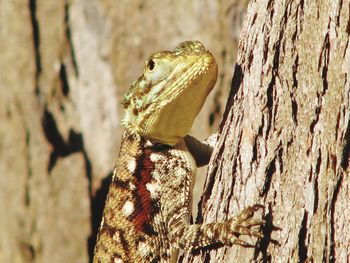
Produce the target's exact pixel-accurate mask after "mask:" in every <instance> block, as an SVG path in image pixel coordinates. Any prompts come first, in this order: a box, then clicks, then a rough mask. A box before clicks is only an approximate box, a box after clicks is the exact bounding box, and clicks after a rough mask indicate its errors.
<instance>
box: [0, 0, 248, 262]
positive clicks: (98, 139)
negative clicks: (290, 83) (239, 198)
mask: <svg viewBox="0 0 350 263" xmlns="http://www.w3.org/2000/svg"><path fill="white" fill-rule="evenodd" d="M246 2H247V0H233V1H232V0H215V1H213V0H195V1H188V0H178V1H173V0H164V1H155V0H152V1H149V0H127V1H116V0H62V1H61V0H58V1H54V0H53V1H48V0H0V213H1V216H0V262H9V263H12V262H15V263H17V262H18V263H22V262H37V263H40V262H45V263H46V262H53V263H55V262H59V263H60V262H74V263H78V262H88V261H89V259H90V260H91V258H92V251H93V248H94V240H95V237H96V232H97V228H98V226H99V224H100V220H101V213H102V209H103V205H104V201H105V195H106V192H107V189H108V185H109V180H110V175H111V172H112V170H113V165H114V162H115V159H116V156H117V154H118V151H119V142H120V135H121V134H122V131H123V128H122V127H121V126H120V125H119V123H120V119H121V117H122V114H123V111H122V107H121V103H120V100H121V99H122V98H123V94H124V92H125V91H126V90H127V89H128V88H129V86H130V85H131V83H132V82H133V81H134V80H135V79H136V78H137V77H138V76H139V75H140V73H141V71H142V67H143V65H144V61H145V60H146V59H147V57H148V56H149V55H151V54H152V53H153V52H156V51H160V50H163V49H172V48H174V47H175V46H176V45H177V44H178V43H180V42H181V41H184V40H195V39H198V40H200V41H202V42H203V43H204V44H205V46H206V47H207V48H208V49H210V50H211V51H212V52H213V53H214V54H215V57H216V58H217V61H218V63H219V64H220V79H219V81H218V84H217V87H216V89H215V92H214V93H212V94H211V97H210V98H209V99H208V100H207V102H208V103H206V108H205V109H204V110H203V111H202V113H201V115H200V117H199V121H198V122H197V124H196V125H195V128H194V129H193V132H194V134H195V135H198V134H200V135H202V136H203V138H205V134H207V135H209V134H210V132H211V131H212V130H215V129H216V127H217V126H218V124H219V123H218V119H220V118H219V117H220V115H221V112H222V110H223V109H224V103H225V102H226V98H227V95H228V93H229V88H228V86H229V84H228V83H229V81H230V78H231V75H232V73H231V71H232V68H231V65H232V63H233V61H234V54H235V52H234V50H235V48H236V46H237V42H238V41H237V38H238V33H239V32H240V29H241V24H242V23H241V20H242V19H241V18H242V16H243V13H244V11H245V9H246ZM198 192H199V191H198Z"/></svg>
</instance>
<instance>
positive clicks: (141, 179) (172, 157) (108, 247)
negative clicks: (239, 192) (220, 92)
mask: <svg viewBox="0 0 350 263" xmlns="http://www.w3.org/2000/svg"><path fill="white" fill-rule="evenodd" d="M157 70H158V71H157ZM216 77H217V66H216V63H215V59H214V58H213V56H212V55H211V53H210V52H208V51H206V50H205V49H204V47H203V46H202V44H200V43H199V42H198V41H194V42H184V43H182V44H180V45H179V46H178V47H177V48H176V49H175V50H174V51H173V52H169V51H165V52H159V53H156V54H154V55H153V56H151V58H150V59H149V60H148V61H147V63H146V66H145V70H144V74H143V75H142V76H141V77H140V78H139V79H138V80H137V81H136V82H135V83H134V84H133V86H132V87H131V89H130V91H129V93H128V94H127V95H126V101H125V108H126V117H125V119H124V125H125V127H126V129H125V133H124V135H123V141H122V145H121V150H120V154H119V158H118V160H117V163H116V168H115V171H114V175H113V178H112V182H111V185H110V189H109V193H108V197H107V201H106V205H105V209H104V213H103V219H102V222H101V228H100V232H99V235H98V240H97V244H96V247H95V254H94V262H103V263H107V262H118V263H121V262H130V263H132V262H176V259H177V252H178V249H184V250H185V251H189V250H192V249H196V248H201V247H204V246H207V245H211V244H215V243H221V244H224V245H232V244H239V245H248V244H247V243H245V242H244V241H243V240H240V239H239V237H238V236H239V235H240V234H248V235H253V236H260V233H259V232H258V231H256V230H253V229H251V228H252V227H254V226H257V225H260V224H261V223H262V221H256V220H252V219H251V217H252V215H253V214H254V211H255V210H256V208H257V207H256V206H254V207H250V208H248V209H247V210H245V211H243V213H242V214H241V215H239V216H238V217H233V218H231V219H229V220H228V221H225V222H219V223H218V222H214V223H209V224H193V225H190V216H191V208H192V189H193V184H194V180H195V175H196V169H197V166H196V161H195V159H194V158H193V156H192V154H191V153H190V151H189V150H188V149H187V147H186V144H185V141H184V137H185V136H186V134H187V133H188V131H189V129H190V127H191V126H192V123H193V120H194V118H195V116H196V115H197V114H198V112H199V110H200V109H201V107H202V105H203V103H204V101H205V98H206V96H207V95H208V93H209V92H210V91H211V89H212V88H213V86H214V84H215V81H216Z"/></svg>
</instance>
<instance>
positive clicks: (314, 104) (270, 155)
mask: <svg viewBox="0 0 350 263" xmlns="http://www.w3.org/2000/svg"><path fill="white" fill-rule="evenodd" d="M349 9H350V2H349V1H341V0H339V1H315V0H311V1H303V0H296V1H273V0H262V1H252V2H251V3H250V5H249V7H248V14H247V17H246V21H245V24H244V26H243V31H242V33H241V38H240V42H239V50H238V59H237V64H236V66H235V72H234V76H233V81H232V87H231V93H230V97H229V100H228V103H227V108H226V112H225V115H224V120H223V123H222V127H221V137H220V140H219V142H218V144H217V145H216V148H215V150H214V153H213V156H212V158H211V162H210V165H209V170H208V176H207V180H206V183H205V192H204V195H203V197H202V200H201V205H200V212H201V213H200V215H199V218H198V221H199V222H212V221H219V220H224V219H226V218H227V217H228V216H229V215H235V214H237V213H238V212H239V211H240V210H242V209H243V208H244V207H247V206H249V205H252V204H255V203H260V204H263V205H264V206H265V211H264V214H263V218H264V219H265V220H266V225H265V226H264V227H263V228H262V231H263V234H264V238H262V239H259V240H257V242H256V248H241V247H238V246H233V247H232V248H226V247H221V248H218V249H211V250H210V249H208V250H203V251H201V252H199V255H196V256H193V255H192V256H189V257H186V258H185V260H184V262H233V261H235V262H250V261H252V260H253V261H264V262H265V261H266V262H306V261H307V262H346V261H349V260H350V230H349V225H350V202H349V194H350V177H349V151H350V123H349V119H350V85H349V74H350V48H349V34H350V13H349ZM273 240H276V241H278V243H279V244H276V242H273ZM248 241H251V242H254V241H255V240H254V239H249V238H248Z"/></svg>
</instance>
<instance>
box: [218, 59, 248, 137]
mask: <svg viewBox="0 0 350 263" xmlns="http://www.w3.org/2000/svg"><path fill="white" fill-rule="evenodd" d="M243 77H244V74H243V70H242V67H241V65H239V64H236V65H235V71H234V73H233V78H232V84H231V90H230V94H229V97H228V100H227V104H226V108H225V112H224V115H223V117H222V121H221V124H220V127H219V131H220V132H221V131H222V129H223V127H224V125H225V123H226V119H227V117H228V114H229V112H230V110H231V109H232V106H233V103H234V97H235V95H236V94H237V92H238V89H239V87H240V86H241V83H242V80H243Z"/></svg>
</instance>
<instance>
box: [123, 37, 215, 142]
mask: <svg viewBox="0 0 350 263" xmlns="http://www.w3.org/2000/svg"><path fill="white" fill-rule="evenodd" d="M217 70H218V69H217V65H216V62H215V59H214V57H213V55H212V54H211V53H210V52H209V51H206V50H205V48H204V46H203V45H202V44H201V43H200V42H199V41H186V42H183V43H181V44H179V45H178V46H177V47H176V48H175V49H174V51H173V52H170V51H163V52H158V53H155V54H153V55H152V56H151V57H150V58H149V59H148V60H147V61H146V63H145V68H144V71H143V74H142V76H141V77H139V79H138V80H137V81H135V82H134V84H133V85H132V86H131V88H130V90H129V91H128V93H127V94H126V95H125V100H124V102H123V103H124V108H125V117H124V120H123V124H124V125H125V127H126V129H128V130H129V131H130V132H133V133H139V134H140V135H141V136H144V137H146V138H149V139H153V140H155V141H157V142H160V143H164V144H169V145H174V144H176V143H177V142H178V141H179V140H180V139H181V138H183V137H185V136H186V135H187V134H188V132H189V130H190V129H191V126H192V124H193V121H194V119H195V117H196V116H197V114H198V112H199V111H200V109H201V108H202V106H203V104H204V101H205V99H206V97H207V96H208V94H209V93H210V91H211V90H212V88H213V87H214V85H215V82H216V78H217Z"/></svg>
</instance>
